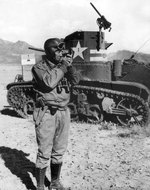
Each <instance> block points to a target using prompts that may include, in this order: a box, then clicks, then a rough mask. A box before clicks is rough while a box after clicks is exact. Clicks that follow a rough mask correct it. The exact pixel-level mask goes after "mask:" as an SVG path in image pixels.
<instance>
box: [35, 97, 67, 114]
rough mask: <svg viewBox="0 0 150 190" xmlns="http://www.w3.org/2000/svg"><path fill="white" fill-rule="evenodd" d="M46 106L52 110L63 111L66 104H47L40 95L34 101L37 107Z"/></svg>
mask: <svg viewBox="0 0 150 190" xmlns="http://www.w3.org/2000/svg"><path fill="white" fill-rule="evenodd" d="M45 106H46V107H47V108H48V110H53V111H54V112H56V111H57V110H60V111H64V110H66V109H67V106H64V107H59V106H55V105H51V104H48V103H47V102H45V101H44V100H43V99H42V97H40V98H38V99H37V100H36V103H35V107H37V108H38V107H39V108H41V107H42V108H44V107H45Z"/></svg>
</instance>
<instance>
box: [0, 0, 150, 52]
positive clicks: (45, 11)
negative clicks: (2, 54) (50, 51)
mask: <svg viewBox="0 0 150 190" xmlns="http://www.w3.org/2000/svg"><path fill="white" fill-rule="evenodd" d="M90 2H92V3H93V4H94V6H95V7H96V8H97V10H98V11H99V12H100V13H101V14H102V15H104V16H105V17H106V19H107V20H108V21H109V22H111V23H112V30H111V31H110V32H109V31H108V30H107V31H106V30H105V38H106V41H107V42H108V43H110V42H112V43H113V45H112V46H111V47H110V48H109V51H112V52H114V51H118V50H123V49H126V50H131V51H134V52H136V51H138V50H139V51H140V52H143V53H150V0H143V1H142V0H0V39H3V40H7V41H11V42H17V41H18V40H21V41H25V42H27V43H29V44H30V45H33V46H35V47H37V48H43V44H44V42H45V40H46V39H48V38H51V37H59V38H64V37H65V36H67V35H69V34H70V33H73V32H75V31H78V30H82V31H97V30H98V26H97V23H96V19H97V18H98V17H99V16H98V14H97V13H96V12H95V10H94V9H93V8H92V6H91V5H90Z"/></svg>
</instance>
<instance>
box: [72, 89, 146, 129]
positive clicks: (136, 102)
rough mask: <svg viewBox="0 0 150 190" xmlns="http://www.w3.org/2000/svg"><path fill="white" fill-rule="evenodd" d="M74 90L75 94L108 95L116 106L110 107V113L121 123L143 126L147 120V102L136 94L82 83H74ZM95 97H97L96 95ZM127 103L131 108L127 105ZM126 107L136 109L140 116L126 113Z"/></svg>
mask: <svg viewBox="0 0 150 190" xmlns="http://www.w3.org/2000/svg"><path fill="white" fill-rule="evenodd" d="M74 90H75V91H76V94H81V93H84V94H87V96H89V95H92V96H94V94H97V95H100V97H108V98H111V99H113V100H114V102H115V103H116V107H115V108H112V110H111V112H110V114H113V115H116V118H117V120H118V121H119V123H120V124H121V125H129V124H134V123H136V124H139V125H141V126H143V125H145V124H147V123H148V122H149V104H148V102H145V101H144V99H142V98H141V97H139V96H138V95H135V94H131V93H126V92H120V91H117V90H110V89H105V88H100V87H91V86H84V85H76V86H75V87H74ZM97 99H99V97H98V96H97ZM121 103H122V105H121ZM129 103H130V106H131V107H132V108H131V107H128V104H129ZM75 106H76V105H75ZM120 108H121V109H120ZM127 109H128V110H130V111H134V112H135V111H137V113H138V114H139V115H140V117H142V118H141V119H140V120H138V119H137V118H136V117H135V116H134V114H132V115H131V112H130V114H127V115H126V112H127ZM131 109H132V110H131ZM123 110H124V111H123ZM132 116H133V118H132V121H130V119H131V117H132Z"/></svg>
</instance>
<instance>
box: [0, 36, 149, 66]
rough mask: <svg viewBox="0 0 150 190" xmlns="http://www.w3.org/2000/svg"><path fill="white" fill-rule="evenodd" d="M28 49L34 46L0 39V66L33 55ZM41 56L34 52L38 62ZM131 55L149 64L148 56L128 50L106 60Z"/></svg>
mask: <svg viewBox="0 0 150 190" xmlns="http://www.w3.org/2000/svg"><path fill="white" fill-rule="evenodd" d="M29 47H34V46H32V45H30V44H28V43H27V42H25V41H21V40H18V41H17V42H10V41H7V40H3V39H1V38H0V64H13V63H16V64H20V62H21V54H30V53H35V51H34V50H31V49H29ZM42 54H43V53H42V52H38V51H36V53H35V58H36V60H39V59H40V57H41V55H42ZM132 55H135V56H134V58H135V59H136V60H138V61H139V62H144V63H146V62H148V63H150V54H146V53H141V52H138V53H135V52H132V51H129V50H119V51H117V52H112V53H109V54H108V59H109V60H114V59H121V60H123V59H129V58H130V57H131V56H132Z"/></svg>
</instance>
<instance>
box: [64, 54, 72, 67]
mask: <svg viewBox="0 0 150 190" xmlns="http://www.w3.org/2000/svg"><path fill="white" fill-rule="evenodd" d="M62 62H63V63H64V62H65V64H66V66H67V67H70V66H71V65H72V62H73V59H72V56H70V55H69V54H68V55H67V56H65V57H62Z"/></svg>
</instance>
